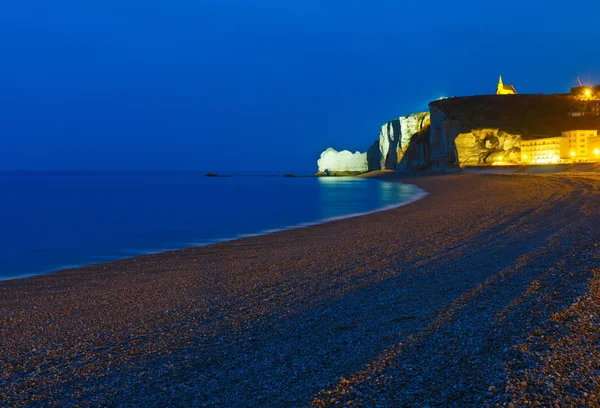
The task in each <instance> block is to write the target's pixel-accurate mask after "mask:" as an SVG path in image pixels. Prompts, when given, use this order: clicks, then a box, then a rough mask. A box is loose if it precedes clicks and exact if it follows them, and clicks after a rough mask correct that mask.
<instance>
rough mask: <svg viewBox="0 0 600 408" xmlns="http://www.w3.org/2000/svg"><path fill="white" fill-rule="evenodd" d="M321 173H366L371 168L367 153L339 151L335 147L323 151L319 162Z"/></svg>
mask: <svg viewBox="0 0 600 408" xmlns="http://www.w3.org/2000/svg"><path fill="white" fill-rule="evenodd" d="M317 165H318V166H319V173H329V174H332V173H342V172H349V173H361V172H362V173H365V172H367V171H368V170H369V165H368V162H367V153H366V152H365V153H361V152H356V153H351V152H349V151H348V150H342V151H341V152H338V151H337V150H335V149H333V148H331V147H330V148H328V149H327V150H325V151H324V152H323V153H321V158H320V159H319V161H318V162H317Z"/></svg>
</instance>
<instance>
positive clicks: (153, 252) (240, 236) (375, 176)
mask: <svg viewBox="0 0 600 408" xmlns="http://www.w3.org/2000/svg"><path fill="white" fill-rule="evenodd" d="M373 173H374V174H372V175H369V173H366V174H364V175H361V176H357V177H360V178H373V179H375V180H377V181H378V182H381V183H386V182H387V183H389V182H391V183H393V182H394V181H385V180H381V179H380V178H379V176H381V175H382V174H385V173H387V172H385V171H383V172H381V171H380V172H373ZM352 178H354V177H352ZM402 184H405V185H408V186H410V187H414V188H416V189H417V192H416V193H415V196H414V197H411V198H410V199H408V200H406V201H402V202H399V203H397V204H389V205H386V206H383V207H379V208H375V209H373V210H367V211H362V212H358V213H351V214H345V215H339V216H334V217H329V218H323V219H319V220H316V221H307V222H303V223H300V224H295V225H291V226H287V227H282V228H274V229H267V230H261V231H258V232H255V233H246V234H238V235H235V236H233V237H229V238H221V239H217V240H210V241H207V242H198V243H190V244H187V245H185V246H181V247H180V246H177V247H174V248H170V249H164V250H162V249H161V250H148V251H145V250H137V252H139V253H137V254H135V255H125V256H121V257H119V256H115V257H111V258H112V259H109V260H107V261H105V262H90V263H86V262H84V263H78V264H73V265H64V266H59V267H57V268H49V269H46V270H44V271H42V272H31V273H25V274H21V275H14V276H8V277H2V276H0V282H4V281H12V280H18V279H28V278H31V277H35V276H42V275H51V274H54V273H59V272H62V271H69V270H74V269H81V268H85V267H89V266H94V265H105V264H110V263H112V262H117V261H122V260H124V259H132V258H135V257H138V256H144V255H156V254H164V253H169V252H175V251H181V250H184V249H187V248H194V247H206V246H210V245H216V244H222V243H226V242H232V241H236V240H239V239H244V238H251V237H259V236H264V235H268V234H273V233H277V232H283V231H290V230H294V229H299V228H307V227H311V226H315V225H321V224H326V223H328V222H334V221H339V220H343V219H348V218H354V217H362V216H364V215H369V214H374V213H376V212H380V211H388V210H392V209H395V208H399V207H401V206H403V205H408V204H411V203H413V202H415V201H418V200H420V199H422V198H423V197H425V196H426V195H427V192H425V191H424V190H422V189H420V188H418V187H417V186H415V185H413V184H406V183H402Z"/></svg>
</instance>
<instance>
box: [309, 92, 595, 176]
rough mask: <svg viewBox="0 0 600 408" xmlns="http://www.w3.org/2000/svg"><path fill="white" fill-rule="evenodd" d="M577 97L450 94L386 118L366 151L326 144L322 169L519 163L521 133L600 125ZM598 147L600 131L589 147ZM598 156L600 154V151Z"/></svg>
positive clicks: (531, 135)
mask: <svg viewBox="0 0 600 408" xmlns="http://www.w3.org/2000/svg"><path fill="white" fill-rule="evenodd" d="M582 103H583V102H581V101H579V100H578V99H577V98H576V97H574V96H571V95H564V94H555V95H511V96H510V97H506V96H504V95H479V96H470V97H459V98H454V97H453V98H446V99H440V100H436V101H433V102H431V103H430V104H429V109H430V111H429V112H419V113H413V114H411V115H408V116H402V117H399V118H397V119H394V120H392V121H390V122H387V123H385V124H384V125H383V126H382V127H381V129H380V132H379V140H378V141H377V142H375V144H373V145H372V146H371V147H370V148H369V149H368V151H367V152H366V153H359V152H357V153H355V154H352V153H350V152H348V151H342V152H337V151H335V150H333V149H327V150H326V151H325V152H323V154H321V159H320V160H319V171H320V172H324V171H325V170H329V173H330V174H335V173H336V172H337V173H346V174H347V173H350V172H352V173H360V172H366V171H372V170H378V169H392V170H394V169H410V170H425V169H433V170H442V169H445V168H448V167H458V166H471V165H475V166H476V165H489V164H493V163H495V162H496V163H497V162H503V163H504V164H509V163H519V162H520V159H521V157H520V150H521V137H522V136H523V137H527V138H529V139H531V138H536V137H539V138H542V137H548V136H549V135H560V134H561V132H564V131H568V130H573V129H587V130H590V129H598V130H600V115H595V114H592V113H588V114H585V115H583V116H574V115H572V112H583V111H585V112H588V110H586V109H584V108H583V107H582V106H581V104H582ZM590 148H591V151H592V152H593V151H594V150H595V149H598V151H599V152H600V136H598V137H596V138H592V139H590V141H589V146H588V150H589V149H590ZM598 156H600V153H598Z"/></svg>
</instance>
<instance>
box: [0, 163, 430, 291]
mask: <svg viewBox="0 0 600 408" xmlns="http://www.w3.org/2000/svg"><path fill="white" fill-rule="evenodd" d="M420 194H421V191H420V190H419V189H417V188H416V187H413V186H410V185H404V184H399V183H385V182H380V181H377V180H372V179H356V178H314V177H297V178H284V177H256V176H234V177H205V176H204V174H203V173H178V172H167V173H147V172H139V173H105V172H102V173H80V172H0V228H1V230H0V231H1V232H0V280H1V279H9V278H14V277H22V276H29V275H35V274H43V273H49V272H52V271H55V270H59V269H63V268H68V267H74V266H81V265H86V264H92V263H100V262H107V261H110V260H115V259H119V258H124V257H131V256H135V255H139V254H145V253H153V252H160V251H165V250H169V249H178V248H183V247H187V246H194V245H207V244H210V243H215V242H219V241H223V240H228V239H234V238H239V237H242V236H246V235H253V234H262V233H266V232H269V231H273V230H280V229H286V228H290V227H294V226H303V225H307V224H310V223H318V222H323V221H326V220H330V219H332V218H337V217H347V216H351V215H356V214H361V213H365V212H371V211H374V210H378V209H382V208H386V207H390V206H397V205H398V204H402V203H405V202H408V201H412V200H414V199H417V198H418V197H419V196H420Z"/></svg>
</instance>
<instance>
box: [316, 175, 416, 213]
mask: <svg viewBox="0 0 600 408" xmlns="http://www.w3.org/2000/svg"><path fill="white" fill-rule="evenodd" d="M318 180H319V187H320V188H319V203H318V207H319V214H320V218H321V219H327V218H332V217H338V216H340V215H344V214H355V213H361V212H365V211H371V210H374V209H377V208H382V207H387V206H390V205H392V204H396V203H400V202H403V201H407V200H409V199H410V198H411V197H413V196H414V195H415V194H416V193H417V192H418V191H419V190H418V189H417V188H416V187H414V186H411V185H406V184H401V183H389V182H382V181H378V180H374V179H367V178H352V177H320V178H319V179H318Z"/></svg>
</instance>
